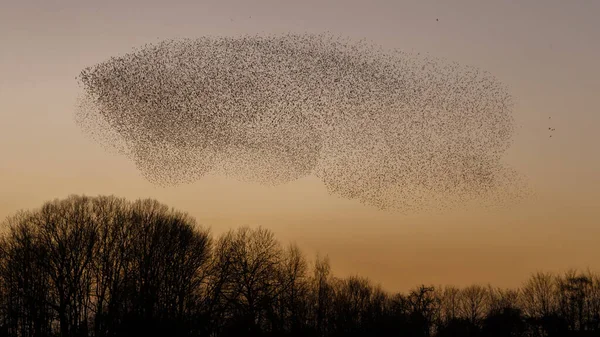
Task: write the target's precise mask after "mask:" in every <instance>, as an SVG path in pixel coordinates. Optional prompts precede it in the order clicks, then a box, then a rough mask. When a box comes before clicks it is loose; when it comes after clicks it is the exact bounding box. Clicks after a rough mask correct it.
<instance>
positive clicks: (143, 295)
mask: <svg viewBox="0 0 600 337" xmlns="http://www.w3.org/2000/svg"><path fill="white" fill-rule="evenodd" d="M3 228H4V230H5V231H4V234H3V236H2V239H1V243H0V248H1V249H0V252H1V257H0V259H1V261H0V335H2V336H24V337H25V336H146V335H162V336H319V337H324V336H331V337H341V336H390V337H391V336H415V337H416V336H423V337H425V336H431V337H433V336H439V337H447V336H461V337H469V336H481V337H483V336H494V337H496V336H497V337H500V336H561V337H562V336H600V277H598V275H595V274H593V273H591V272H585V273H580V272H576V271H570V272H567V273H565V274H563V275H554V274H548V273H536V274H534V275H533V276H531V277H530V278H529V280H527V281H526V282H525V283H524V284H523V286H522V287H520V288H519V289H499V288H495V287H492V286H483V285H472V286H469V287H465V288H457V287H452V286H445V287H437V286H425V285H421V286H418V287H416V288H414V289H413V290H411V291H409V292H407V293H388V292H385V291H383V290H382V289H381V287H379V286H377V285H374V284H372V283H371V282H370V281H369V280H368V279H366V278H363V277H358V276H353V277H348V278H337V277H334V276H333V275H332V274H331V272H330V265H329V262H328V259H327V258H319V257H317V258H316V259H315V261H314V262H312V263H309V262H308V261H307V259H306V258H305V257H304V256H303V255H302V253H301V252H300V250H299V249H298V248H297V247H296V246H295V245H288V246H284V245H281V244H280V243H279V242H278V241H277V240H276V239H275V237H274V235H273V233H271V232H270V231H268V230H266V229H264V228H255V229H251V228H248V227H242V228H239V229H237V230H231V231H229V232H227V233H225V234H223V235H221V236H220V237H218V238H215V239H213V238H212V236H211V234H210V231H209V230H207V229H204V228H202V227H200V226H198V225H197V224H196V223H195V220H194V219H193V218H191V217H190V216H188V215H187V214H185V213H182V212H178V211H176V210H173V209H170V208H168V207H167V206H165V205H162V204H160V203H158V202H156V201H154V200H138V201H134V202H130V201H127V200H124V199H120V198H116V197H85V196H71V197H69V198H67V199H64V200H55V201H52V202H48V203H46V204H44V205H43V206H42V207H41V208H39V209H36V210H33V211H22V212H20V213H18V214H16V215H14V216H11V217H9V218H7V219H6V220H5V221H4V227H3Z"/></svg>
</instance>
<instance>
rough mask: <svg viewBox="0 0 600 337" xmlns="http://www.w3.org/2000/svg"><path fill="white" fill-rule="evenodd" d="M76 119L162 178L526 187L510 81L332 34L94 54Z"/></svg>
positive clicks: (438, 194) (400, 190)
mask: <svg viewBox="0 0 600 337" xmlns="http://www.w3.org/2000/svg"><path fill="white" fill-rule="evenodd" d="M78 80H79V82H80V84H81V85H82V87H83V89H84V94H83V95H82V96H81V99H80V104H79V106H78V109H77V110H76V114H75V116H76V121H77V123H78V125H79V126H80V127H81V128H82V129H83V130H84V131H85V132H86V133H87V134H89V135H91V136H92V137H93V138H94V139H95V140H96V141H99V142H101V143H102V144H104V145H107V146H108V147H109V148H110V149H116V150H117V151H118V152H119V153H121V154H124V155H126V156H127V157H128V158H130V159H131V160H132V161H133V162H134V163H135V165H136V166H137V168H138V169H139V170H140V172H141V174H142V175H143V176H145V177H146V178H147V179H148V180H149V181H151V182H152V183H154V184H157V185H161V186H170V185H177V184H182V183H191V182H194V181H197V180H198V179H200V178H202V177H203V176H205V175H206V174H208V173H215V174H222V175H226V176H229V177H234V178H236V179H241V180H244V181H249V182H257V183H261V184H266V185H279V184H284V183H287V182H290V181H293V180H297V179H299V178H302V177H305V176H308V175H314V176H316V177H318V178H319V179H320V180H321V181H322V182H323V184H324V186H325V187H326V188H327V190H328V191H329V192H330V193H331V194H334V195H337V196H339V197H342V198H347V199H352V200H357V201H360V202H361V203H363V204H366V205H371V206H374V207H377V208H379V209H382V210H395V211H417V210H422V209H424V208H429V209H431V208H447V207H452V206H456V205H463V204H464V203H465V202H468V201H472V200H479V201H484V200H485V201H486V203H485V204H487V205H499V204H503V203H505V202H506V201H514V200H517V199H519V197H520V196H522V195H523V193H522V192H523V191H524V189H523V186H524V185H523V180H522V177H521V175H519V174H518V173H517V172H516V171H514V170H513V169H511V168H510V167H508V166H506V165H505V164H504V163H503V162H502V158H503V156H504V154H505V152H506V150H507V149H508V148H509V147H510V145H511V139H512V135H513V133H514V130H515V121H514V117H513V114H512V107H513V105H512V100H511V95H510V94H509V93H508V90H507V88H506V87H505V86H504V85H503V84H502V83H500V82H499V81H498V80H496V78H494V77H493V76H491V75H490V74H488V73H486V72H484V71H481V70H479V69H477V68H475V67H469V66H462V65H459V64H457V63H454V62H449V61H445V60H441V59H437V58H434V57H431V56H425V55H421V54H414V53H406V52H401V51H398V50H386V49H384V48H383V47H381V46H376V45H373V44H370V43H368V42H365V41H352V40H350V39H345V38H341V37H336V36H332V35H328V34H284V35H267V36H241V37H201V38H197V39H179V40H177V39H174V40H165V41H161V42H158V43H155V44H147V45H145V46H143V47H141V48H136V49H134V50H133V51H132V52H130V53H128V54H125V55H122V56H118V57H112V58H110V59H108V60H106V61H104V62H101V63H99V64H96V65H94V66H91V67H88V68H85V69H84V70H83V71H82V72H81V73H80V75H79V76H78Z"/></svg>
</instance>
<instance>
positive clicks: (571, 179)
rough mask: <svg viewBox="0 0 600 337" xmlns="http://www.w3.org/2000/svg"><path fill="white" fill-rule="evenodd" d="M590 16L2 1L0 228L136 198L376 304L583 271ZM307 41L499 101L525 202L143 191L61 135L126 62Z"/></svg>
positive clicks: (351, 5)
mask: <svg viewBox="0 0 600 337" xmlns="http://www.w3.org/2000/svg"><path fill="white" fill-rule="evenodd" d="M599 15H600V1H596V0H589V1H584V0H581V1H563V0H539V1H533V0H531V1H501V0H497V1H480V0H473V1H457V0H453V1H441V0H440V1H435V2H434V1H400V0H397V1H364V0H363V1H350V0H345V1H341V0H340V1H324V0H319V1H313V0H310V1H309V0H302V1H281V0H279V1H248V0H239V1H224V0H220V1H154V0H152V1H150V0H145V1H141V0H137V1H113V0H110V1H82V0H62V1H52V0H44V1H29V0H2V1H1V2H0V219H4V217H6V216H7V215H10V214H13V213H14V212H16V211H17V210H19V209H23V208H33V207H37V206H39V205H41V204H42V203H43V202H44V201H47V200H49V199H53V198H63V197H66V196H68V195H69V194H72V193H75V194H87V195H98V194H115V195H118V196H121V197H126V198H130V199H134V198H139V197H150V198H155V199H158V200H159V201H161V202H164V203H166V204H168V205H170V206H173V207H176V208H178V209H181V210H184V211H187V212H189V213H190V214H191V215H193V216H195V217H196V219H197V220H198V222H199V223H201V224H204V225H206V226H208V227H211V228H212V231H213V233H215V234H220V233H222V232H223V231H226V230H228V229H229V228H235V227H238V226H239V225H250V226H258V225H262V226H264V227H267V228H269V229H271V230H273V231H274V232H275V234H276V235H277V237H278V238H279V239H280V240H281V241H282V242H288V241H295V242H296V243H297V244H298V245H299V246H300V247H301V248H302V249H303V250H304V252H306V253H307V254H308V255H309V257H313V256H314V254H316V252H321V254H328V255H329V257H330V259H331V262H332V265H333V270H334V272H335V273H336V274H337V275H340V276H345V275H350V274H357V273H358V274H360V275H364V276H368V277H369V278H371V279H372V280H374V281H375V282H379V283H381V284H382V285H383V287H384V288H386V289H389V290H406V289H408V288H409V287H412V286H414V285H417V284H420V283H425V284H454V285H458V286H462V285H466V284H471V283H488V282H491V283H492V284H494V285H497V286H503V287H504V286H517V285H519V284H520V283H521V282H522V281H523V280H525V279H526V278H527V277H528V276H529V274H530V273H531V272H534V271H537V270H544V271H562V270H565V269H567V268H571V267H573V268H588V267H589V268H591V269H593V270H599V269H600V133H599V128H600V103H599V102H600V100H598V95H599V94H600V65H599V64H598V60H600V43H598V41H599V39H600V20H599V18H598V16H599ZM436 19H439V21H436ZM323 31H329V32H331V33H333V34H341V35H344V36H348V37H351V38H355V39H361V38H367V39H369V40H371V41H373V42H375V43H378V44H381V45H383V46H385V47H389V48H399V49H402V50H405V51H415V52H422V53H429V54H431V55H433V56H437V57H443V58H447V59H449V60H452V61H457V62H459V63H462V64H465V65H473V66H477V67H480V68H482V69H484V70H487V71H489V72H491V73H492V74H494V75H495V76H496V77H497V78H498V79H499V80H500V81H502V82H504V83H506V84H507V85H508V86H509V88H510V90H511V93H512V94H513V95H514V97H515V99H516V103H517V104H516V107H515V116H516V119H517V123H518V124H519V129H518V134H517V135H516V137H515V139H514V145H513V147H512V148H511V150H510V151H509V153H508V155H507V157H506V162H507V163H509V164H510V165H512V166H513V167H514V168H516V169H517V170H519V171H520V172H521V173H523V174H525V175H526V176H527V177H528V179H529V182H530V184H531V185H532V186H533V188H534V189H535V191H536V196H535V198H534V199H531V200H529V201H526V202H524V203H522V204H520V205H518V206H516V207H514V208H511V209H507V210H502V211H494V212H489V211H483V210H479V209H462V210H459V211H456V212H453V213H451V214H445V215H414V216H400V215H395V214H388V213H382V212H379V211H377V210H376V209H374V208H371V207H367V206H363V205H361V204H359V203H358V202H355V201H349V200H344V199H339V198H337V197H335V196H330V195H328V193H327V192H326V190H325V188H324V187H323V186H322V185H321V183H320V181H319V180H317V179H315V178H311V177H309V178H306V179H302V180H299V181H296V182H293V183H291V184H288V185H284V186H280V187H276V188H268V187H262V186H260V185H256V184H248V183H241V182H236V181H232V180H228V179H225V178H222V177H218V176H210V177H205V178H204V179H203V180H201V181H198V182H197V183H195V184H190V185H184V186H179V187H173V188H159V187H155V186H153V185H151V184H150V183H149V182H147V181H146V180H144V178H143V177H141V176H140V175H139V174H138V172H137V170H136V169H135V167H134V165H133V163H132V162H130V161H129V160H127V159H126V158H124V157H120V156H117V155H113V154H111V153H107V152H105V151H104V149H103V148H102V147H100V146H99V145H98V144H96V143H94V142H93V141H91V140H89V139H88V138H86V137H85V136H84V134H83V133H82V132H81V131H80V130H79V129H78V128H77V126H76V125H75V124H74V121H73V113H74V107H75V103H76V98H77V96H78V94H79V93H80V89H79V88H78V85H77V81H76V80H75V77H76V76H77V75H78V74H79V72H80V71H81V70H82V69H83V68H84V67H86V66H90V65H94V64H96V63H99V62H102V61H104V60H106V59H107V58H109V57H111V56H113V55H119V54H124V53H127V52H130V51H131V50H132V48H133V47H137V46H141V45H143V44H144V43H147V42H156V41H158V40H157V39H166V38H178V37H191V38H193V37H198V36H201V35H240V34H244V33H249V34H254V33H261V32H264V33H285V32H296V33H302V32H312V33H319V32H323ZM549 117H551V118H552V119H551V120H550V121H551V122H550V123H549ZM548 127H554V128H556V131H555V132H554V136H553V137H552V138H549V132H548Z"/></svg>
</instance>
